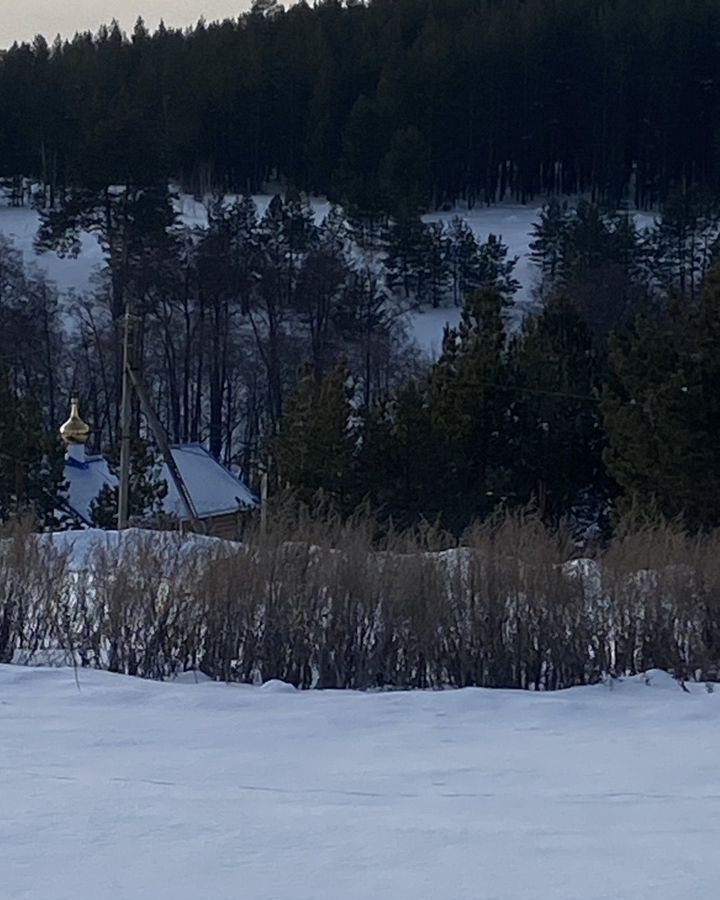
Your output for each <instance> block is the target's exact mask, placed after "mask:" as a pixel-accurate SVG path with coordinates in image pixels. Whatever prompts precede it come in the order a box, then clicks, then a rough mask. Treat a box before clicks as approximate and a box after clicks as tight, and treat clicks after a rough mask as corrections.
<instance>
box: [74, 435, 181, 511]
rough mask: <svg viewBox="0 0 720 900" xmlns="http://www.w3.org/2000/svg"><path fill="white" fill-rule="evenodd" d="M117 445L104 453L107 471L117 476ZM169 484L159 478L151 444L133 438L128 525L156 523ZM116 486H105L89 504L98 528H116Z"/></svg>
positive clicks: (159, 469)
mask: <svg viewBox="0 0 720 900" xmlns="http://www.w3.org/2000/svg"><path fill="white" fill-rule="evenodd" d="M119 455H120V452H119V448H117V447H115V448H113V449H112V450H111V451H110V452H108V453H107V454H106V456H107V459H108V463H109V467H110V471H111V472H112V473H113V474H114V475H116V476H117V474H118V465H119ZM167 493H168V486H167V482H166V481H165V479H164V478H162V460H161V457H160V454H159V452H158V451H157V449H156V448H155V447H153V445H152V444H150V443H149V442H148V441H145V440H143V439H142V438H135V439H134V440H133V442H132V446H131V450H130V487H129V495H128V514H129V519H130V522H131V524H133V525H144V524H147V523H153V522H155V521H156V520H157V519H158V518H159V517H161V516H162V515H163V501H164V500H165V498H166V497H167ZM117 512H118V489H117V487H113V488H111V487H109V486H108V485H105V486H104V487H103V488H102V490H101V491H100V493H99V494H98V496H97V497H96V498H95V499H94V500H93V501H92V503H91V504H90V517H91V519H92V522H93V525H95V526H96V527H97V528H111V529H112V528H115V527H117Z"/></svg>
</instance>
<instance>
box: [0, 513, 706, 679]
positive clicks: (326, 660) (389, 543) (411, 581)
mask: <svg viewBox="0 0 720 900" xmlns="http://www.w3.org/2000/svg"><path fill="white" fill-rule="evenodd" d="M719 550H720V537H719V536H718V535H717V534H711V535H705V536H700V537H690V536H688V535H687V534H685V533H684V532H683V531H681V530H680V529H678V528H677V527H675V526H673V525H671V524H667V523H656V524H653V525H647V524H645V525H642V526H639V527H636V528H633V529H624V530H622V531H621V532H620V533H619V534H618V536H617V538H616V540H615V541H614V542H613V543H612V544H611V546H610V547H608V548H607V549H606V550H605V551H604V552H603V553H602V554H601V555H600V556H599V557H598V558H597V559H596V560H594V561H587V560H586V561H575V562H574V563H568V562H567V561H568V559H569V558H570V556H571V555H572V547H571V545H570V543H569V541H568V539H567V537H566V535H564V534H563V533H562V532H561V531H557V530H552V529H549V528H547V527H546V526H544V525H543V523H542V522H541V521H540V519H539V518H538V517H536V516H534V515H532V514H529V513H515V514H512V515H511V514H508V515H503V516H500V517H497V518H496V519H494V520H492V521H490V522H488V523H486V524H484V525H482V526H478V527H476V528H474V529H472V530H471V531H469V532H468V533H467V534H466V535H465V536H464V537H463V540H462V541H461V542H460V543H458V542H457V541H454V540H453V539H452V538H451V537H450V536H449V535H447V534H445V533H443V532H442V531H440V530H438V529H436V528H433V527H431V526H428V525H425V526H423V527H421V528H419V529H414V530H412V531H405V532H401V533H396V532H393V531H392V530H391V529H390V530H388V529H385V530H384V531H382V532H380V531H379V529H378V527H377V525H376V523H375V522H374V521H373V519H372V517H370V516H369V515H367V514H364V513H359V514H358V515H357V516H355V517H352V518H351V519H349V520H345V521H343V520H341V519H340V518H339V517H337V516H334V515H333V514H332V513H331V512H329V511H328V510H323V511H322V515H318V511H317V510H307V509H304V508H299V507H297V506H293V505H285V506H281V507H279V508H276V509H275V510H273V512H272V515H269V516H268V520H267V526H266V527H265V528H261V527H260V526H259V525H256V526H255V527H253V528H251V529H250V530H249V532H248V534H247V540H246V542H245V543H244V544H242V545H240V544H229V543H225V542H220V541H208V540H201V539H198V538H194V537H187V538H182V537H180V536H179V535H172V534H169V533H166V534H164V535H162V536H158V535H157V534H150V533H142V532H139V533H125V534H124V535H123V536H122V539H121V540H117V541H114V542H110V543H103V544H99V545H98V546H97V547H96V548H95V549H94V550H92V551H91V552H90V553H89V554H88V557H87V560H86V564H85V565H84V566H83V568H82V570H81V571H71V570H70V569H69V568H68V561H67V558H65V557H64V556H63V555H62V554H58V553H57V551H55V550H53V548H52V545H51V543H50V542H48V541H45V540H44V539H35V538H34V537H32V536H31V535H29V534H27V533H25V534H20V535H18V536H15V537H11V538H9V539H7V540H6V541H5V542H4V543H3V544H2V553H1V554H0V659H5V660H7V659H11V658H12V657H13V655H14V654H16V651H17V649H18V648H21V647H22V648H26V649H27V651H28V653H29V654H31V655H32V653H33V652H34V653H36V654H37V653H39V651H40V650H43V651H47V650H52V649H53V648H54V649H58V650H61V651H64V652H66V653H67V654H69V657H70V658H71V659H73V660H75V661H77V662H78V663H79V664H80V665H85V666H97V667H101V668H107V669H109V670H111V671H114V672H124V673H128V674H133V675H141V676H144V677H149V678H166V677H169V676H172V675H173V674H174V673H176V672H178V671H182V670H186V669H201V670H203V671H204V672H206V673H207V674H208V675H210V676H211V677H213V678H216V679H220V680H225V681H233V680H235V681H244V682H254V681H264V680H267V679H270V678H279V679H282V680H285V681H289V682H292V683H293V684H296V685H298V686H300V687H304V688H309V687H320V688H359V689H367V688H375V687H388V686H392V687H398V688H439V687H446V686H456V687H461V686H468V685H480V686H486V687H508V688H525V689H534V690H554V689H558V688H563V687H569V686H571V685H577V684H587V683H592V682H596V681H598V680H600V679H602V678H604V677H605V676H606V675H608V674H618V675H619V674H624V673H634V672H639V671H643V670H645V669H648V668H651V667H662V668H666V669H668V670H670V671H672V672H673V673H675V674H676V675H677V676H678V677H680V678H692V677H702V678H706V679H713V678H716V677H717V674H718V661H719V660H720V601H719V599H718V598H719V596H720V593H719V590H720V553H719V552H718V551H719Z"/></svg>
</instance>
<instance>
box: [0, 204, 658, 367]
mask: <svg viewBox="0 0 720 900" xmlns="http://www.w3.org/2000/svg"><path fill="white" fill-rule="evenodd" d="M254 200H255V203H256V205H257V208H258V213H259V215H263V213H264V212H265V210H266V209H267V206H268V203H269V202H270V200H271V195H270V194H258V195H256V196H255V197H254ZM312 207H313V209H314V211H315V216H316V219H317V221H321V220H322V219H323V218H324V216H325V215H326V214H327V213H328V211H329V209H330V204H329V203H328V202H327V201H326V200H324V199H322V198H313V199H312ZM177 211H178V213H179V216H180V219H181V221H182V222H183V223H184V224H185V225H189V226H198V227H204V226H205V225H206V223H207V211H206V208H205V206H204V205H203V204H202V203H201V202H199V201H197V200H195V199H194V198H193V197H191V196H189V195H187V194H181V195H179V196H178V199H177ZM456 215H457V216H460V217H461V218H463V219H465V220H466V221H467V223H468V225H469V226H470V228H471V229H472V231H473V232H474V234H475V235H476V237H477V238H478V240H480V241H481V242H482V241H486V240H487V239H488V237H489V235H491V234H494V235H495V236H498V237H500V238H502V241H503V243H505V244H506V245H507V247H508V249H509V255H510V257H517V260H518V261H517V266H516V269H515V277H516V278H517V279H518V281H519V282H520V285H521V287H520V290H519V291H518V293H517V295H516V297H515V308H516V311H517V319H518V320H519V319H520V318H521V317H522V316H523V315H524V314H525V313H526V312H527V311H528V310H530V309H532V305H533V298H532V290H533V287H534V285H535V282H536V279H537V271H536V267H535V265H534V264H533V263H532V261H531V260H530V242H531V240H532V237H531V233H532V226H533V225H534V224H535V222H536V221H537V220H538V217H539V215H540V206H538V205H533V206H518V205H514V204H510V205H505V206H504V205H498V206H494V207H489V208H488V207H478V208H476V209H473V210H469V211H468V210H457V211H453V212H449V213H445V212H442V213H441V212H438V213H431V214H429V215H427V216H425V220H426V221H428V222H440V221H443V222H445V223H449V222H450V220H451V219H452V218H453V217H454V216H456ZM635 218H636V221H637V224H638V226H639V227H641V228H642V227H647V226H649V225H651V224H652V221H653V217H652V216H650V215H648V214H644V213H638V214H636V217H635ZM37 227H38V214H37V212H36V211H35V210H32V209H30V208H27V207H24V208H20V209H13V208H10V207H8V206H5V205H0V234H4V235H6V236H7V237H9V238H10V239H11V240H12V241H13V242H14V244H15V246H16V247H17V249H18V250H21V251H22V253H23V255H24V258H25V260H26V261H27V262H32V263H35V264H36V265H37V266H38V268H40V269H41V270H42V271H44V272H45V273H46V274H47V276H48V277H49V278H51V279H52V280H53V281H54V282H55V283H56V284H57V285H58V287H59V288H60V289H61V290H62V291H69V290H75V291H77V292H82V291H86V290H88V289H89V288H90V287H91V286H92V277H93V273H94V272H96V271H97V270H98V268H99V267H100V266H101V265H102V263H103V258H102V253H101V250H100V247H99V246H98V244H97V241H96V240H95V239H94V238H93V237H92V236H90V235H85V236H84V237H83V240H82V252H81V254H80V256H79V257H78V258H77V259H72V258H61V257H59V256H57V254H55V253H53V252H49V253H43V254H40V255H38V254H36V252H35V250H34V248H33V240H34V238H35V234H36V232H37ZM459 321H460V310H459V309H458V308H454V307H447V308H442V309H426V310H423V311H419V312H417V311H415V312H412V313H410V314H408V334H409V335H410V337H411V338H412V339H413V340H415V342H416V343H417V344H418V346H419V347H420V348H421V349H422V350H423V351H424V352H426V353H428V354H430V355H431V356H437V354H438V353H439V350H440V344H441V341H442V335H443V330H444V328H445V326H446V325H448V324H449V325H457V323H458V322H459Z"/></svg>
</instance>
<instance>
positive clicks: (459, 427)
mask: <svg viewBox="0 0 720 900" xmlns="http://www.w3.org/2000/svg"><path fill="white" fill-rule="evenodd" d="M502 309H503V296H502V294H500V293H499V292H498V291H496V290H494V289H493V288H489V287H488V288H483V289H482V290H480V291H478V292H477V293H476V294H473V295H472V296H471V297H470V298H469V299H468V300H467V302H466V304H465V307H464V308H463V314H462V321H461V323H460V325H459V327H458V328H457V329H448V330H447V331H446V333H445V337H444V340H443V351H442V355H441V357H440V359H439V360H438V362H437V363H436V365H435V366H434V368H433V371H432V375H431V409H432V421H433V428H434V429H435V430H436V432H437V433H438V435H439V436H440V441H441V446H442V449H443V459H444V465H443V471H442V473H441V477H442V479H443V482H444V484H445V485H446V507H445V513H446V521H447V522H448V524H451V525H453V526H455V527H458V526H463V525H466V524H467V523H468V522H470V521H471V520H472V519H473V518H476V517H483V516H484V515H486V514H487V513H488V512H489V511H490V510H492V509H493V508H494V507H495V506H496V505H497V504H498V503H502V502H505V501H506V500H507V499H508V497H509V491H510V488H511V485H510V481H509V478H508V471H509V469H508V466H509V463H510V461H509V460H508V458H507V448H506V435H507V394H506V391H505V390H504V388H505V381H506V362H505V345H506V335H505V328H504V324H503V319H502Z"/></svg>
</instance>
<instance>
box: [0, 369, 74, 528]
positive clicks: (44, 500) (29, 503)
mask: <svg viewBox="0 0 720 900" xmlns="http://www.w3.org/2000/svg"><path fill="white" fill-rule="evenodd" d="M63 465H64V454H63V450H62V447H61V445H60V442H59V441H58V440H56V439H51V438H49V437H48V435H47V433H46V432H45V431H44V429H43V425H42V417H41V414H40V409H39V407H38V404H37V402H36V401H35V400H34V399H33V398H31V397H20V396H18V394H17V393H16V392H15V391H14V390H13V388H12V386H11V385H10V383H9V381H8V378H7V375H6V374H5V373H2V374H0V519H1V520H2V521H6V520H7V519H9V518H10V517H12V516H13V515H18V514H21V513H25V512H29V513H30V514H31V515H32V516H33V517H34V519H35V520H36V522H37V524H38V525H39V526H40V527H41V528H52V527H54V526H55V525H56V524H57V518H56V516H57V514H59V511H60V509H61V507H62V504H63V500H64V493H65V487H66V485H65V481H64V477H63Z"/></svg>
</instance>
